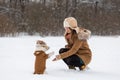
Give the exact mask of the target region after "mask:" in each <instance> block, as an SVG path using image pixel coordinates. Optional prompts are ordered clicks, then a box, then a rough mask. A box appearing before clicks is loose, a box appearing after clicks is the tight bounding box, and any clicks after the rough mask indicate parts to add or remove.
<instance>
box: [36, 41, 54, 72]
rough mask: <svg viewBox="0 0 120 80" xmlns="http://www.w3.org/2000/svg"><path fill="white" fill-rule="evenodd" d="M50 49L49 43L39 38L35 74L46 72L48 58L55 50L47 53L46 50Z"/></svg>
mask: <svg viewBox="0 0 120 80" xmlns="http://www.w3.org/2000/svg"><path fill="white" fill-rule="evenodd" d="M48 49H49V47H48V46H47V44H46V43H45V42H44V41H42V40H37V42H36V49H35V52H34V55H35V57H36V58H35V66H34V69H35V71H34V74H44V72H45V69H46V60H47V59H48V58H50V57H51V56H52V55H53V54H54V52H50V53H48V54H46V53H45V52H46V51H47V50H48Z"/></svg>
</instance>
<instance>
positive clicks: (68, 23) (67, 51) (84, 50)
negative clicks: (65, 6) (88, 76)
mask: <svg viewBox="0 0 120 80" xmlns="http://www.w3.org/2000/svg"><path fill="white" fill-rule="evenodd" d="M64 28H65V34H64V37H65V39H66V41H67V45H65V48H61V49H60V50H59V55H56V57H55V58H54V59H53V61H57V60H60V59H63V61H64V62H65V63H66V64H67V66H68V68H69V69H74V70H76V67H78V68H79V69H80V70H84V69H85V68H86V66H87V65H88V64H89V63H90V61H91V58H92V52H91V50H90V48H89V45H88V43H87V39H88V37H89V36H90V33H91V32H90V31H89V30H87V29H84V28H80V27H78V26H77V20H76V19H75V18H74V17H68V18H66V19H65V20H64Z"/></svg>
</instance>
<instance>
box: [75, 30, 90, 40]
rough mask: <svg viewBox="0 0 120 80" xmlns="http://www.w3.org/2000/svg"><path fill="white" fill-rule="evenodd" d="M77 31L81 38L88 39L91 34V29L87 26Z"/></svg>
mask: <svg viewBox="0 0 120 80" xmlns="http://www.w3.org/2000/svg"><path fill="white" fill-rule="evenodd" d="M76 32H77V34H78V38H79V39H80V40H87V39H89V38H90V36H91V31H90V30H88V29H85V28H79V29H76Z"/></svg>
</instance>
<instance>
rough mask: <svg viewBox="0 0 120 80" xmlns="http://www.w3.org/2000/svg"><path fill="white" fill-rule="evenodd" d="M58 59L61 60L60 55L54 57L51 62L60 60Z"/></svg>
mask: <svg viewBox="0 0 120 80" xmlns="http://www.w3.org/2000/svg"><path fill="white" fill-rule="evenodd" d="M60 59H61V56H60V55H56V57H55V58H54V59H53V60H52V61H57V60H60Z"/></svg>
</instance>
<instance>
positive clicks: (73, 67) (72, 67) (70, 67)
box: [68, 65, 76, 70]
mask: <svg viewBox="0 0 120 80" xmlns="http://www.w3.org/2000/svg"><path fill="white" fill-rule="evenodd" d="M68 68H69V69H74V70H76V68H75V66H71V65H68Z"/></svg>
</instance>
